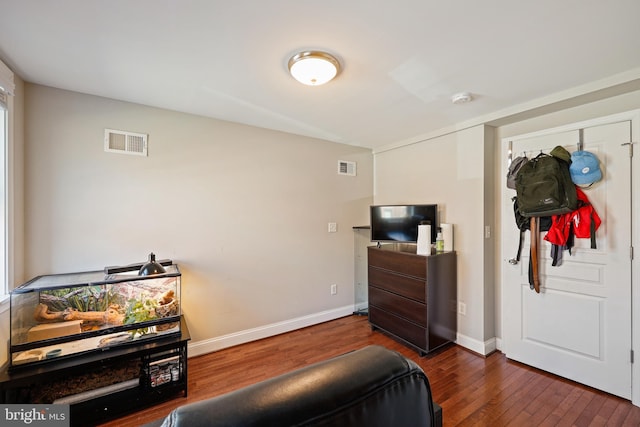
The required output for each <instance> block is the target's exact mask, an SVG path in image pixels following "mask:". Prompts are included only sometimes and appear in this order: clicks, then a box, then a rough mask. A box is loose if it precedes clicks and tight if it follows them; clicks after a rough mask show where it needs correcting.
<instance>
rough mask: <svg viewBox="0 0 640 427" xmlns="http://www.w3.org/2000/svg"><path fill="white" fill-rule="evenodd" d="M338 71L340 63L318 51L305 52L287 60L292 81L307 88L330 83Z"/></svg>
mask: <svg viewBox="0 0 640 427" xmlns="http://www.w3.org/2000/svg"><path fill="white" fill-rule="evenodd" d="M339 71H340V63H339V62H338V60H337V59H336V58H335V57H333V56H332V55H330V54H328V53H326V52H320V51H315V50H312V51H305V52H300V53H298V54H295V55H294V56H292V57H291V59H290V60H289V72H290V73H291V75H292V76H293V78H294V79H296V80H297V81H299V82H300V83H303V84H305V85H309V86H320V85H323V84H325V83H327V82H329V81H331V80H332V79H333V78H334V77H335V76H336V75H337V74H338V72H339Z"/></svg>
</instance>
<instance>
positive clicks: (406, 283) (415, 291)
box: [368, 266, 426, 303]
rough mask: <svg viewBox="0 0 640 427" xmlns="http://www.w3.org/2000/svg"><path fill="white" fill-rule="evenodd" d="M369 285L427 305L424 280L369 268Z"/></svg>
mask: <svg viewBox="0 0 640 427" xmlns="http://www.w3.org/2000/svg"><path fill="white" fill-rule="evenodd" d="M368 273H369V284H370V285H373V286H376V287H378V288H382V289H385V290H387V291H390V292H393V293H396V294H398V295H401V296H403V297H407V298H411V299H413V300H416V301H420V302H421V303H426V291H425V283H424V280H419V279H415V278H413V277H408V276H402V275H400V274H396V273H393V272H391V271H389V270H381V269H379V268H376V267H371V266H369V272H368Z"/></svg>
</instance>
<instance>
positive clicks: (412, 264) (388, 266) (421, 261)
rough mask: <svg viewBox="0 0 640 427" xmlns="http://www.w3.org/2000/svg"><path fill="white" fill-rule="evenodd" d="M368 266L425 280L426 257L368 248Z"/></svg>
mask: <svg viewBox="0 0 640 427" xmlns="http://www.w3.org/2000/svg"><path fill="white" fill-rule="evenodd" d="M367 254H368V256H369V265H370V266H373V267H378V268H383V269H385V270H390V271H401V272H402V274H404V275H407V276H413V277H417V278H420V279H426V278H427V257H425V256H422V255H415V254H409V253H406V252H394V251H391V250H384V249H378V248H374V247H369V248H368V253H367Z"/></svg>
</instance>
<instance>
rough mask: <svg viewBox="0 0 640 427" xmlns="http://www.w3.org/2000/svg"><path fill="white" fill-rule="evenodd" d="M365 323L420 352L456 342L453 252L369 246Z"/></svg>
mask: <svg viewBox="0 0 640 427" xmlns="http://www.w3.org/2000/svg"><path fill="white" fill-rule="evenodd" d="M367 251H368V252H367V255H368V276H369V322H370V323H371V326H372V327H373V328H374V329H381V330H382V331H384V332H387V333H389V334H391V335H393V336H395V337H396V338H399V339H400V340H401V341H403V342H405V343H406V344H408V345H409V346H411V347H413V348H415V349H416V350H417V351H418V352H419V353H420V354H421V355H424V354H426V353H429V352H431V351H433V350H435V349H437V348H439V347H441V346H443V345H445V344H447V343H450V342H452V341H455V339H456V331H457V310H456V309H457V273H456V253H455V252H444V253H438V254H433V255H427V256H425V255H416V247H415V245H408V244H388V245H381V246H379V247H373V246H371V247H369V248H368V249H367Z"/></svg>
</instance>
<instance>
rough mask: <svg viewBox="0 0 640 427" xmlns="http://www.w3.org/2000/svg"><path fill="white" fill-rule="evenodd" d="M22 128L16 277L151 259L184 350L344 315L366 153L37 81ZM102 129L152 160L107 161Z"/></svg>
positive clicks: (361, 220) (365, 191)
mask: <svg viewBox="0 0 640 427" xmlns="http://www.w3.org/2000/svg"><path fill="white" fill-rule="evenodd" d="M25 122H26V131H25V136H26V144H25V177H26V178H25V210H26V215H25V248H26V249H25V259H26V265H25V271H26V274H25V275H26V277H28V278H30V277H33V276H36V275H40V274H48V273H61V272H70V271H85V270H94V269H98V270H99V269H102V268H103V267H104V266H106V265H122V264H128V263H132V262H137V261H144V260H146V257H147V254H148V253H149V252H151V251H154V252H155V253H156V254H157V256H158V257H159V258H171V259H173V260H174V261H175V262H177V263H178V264H179V265H180V267H181V270H182V273H183V288H182V303H183V305H182V307H183V311H184V313H185V317H186V319H187V322H188V324H189V327H190V330H191V334H192V339H193V341H194V342H209V341H211V340H214V341H215V340H216V339H217V338H220V337H222V336H231V335H233V336H235V337H236V338H235V339H236V341H237V340H238V338H237V335H238V334H242V333H243V331H249V330H250V331H253V332H255V330H256V328H257V329H260V328H266V327H268V325H278V327H279V328H280V329H283V328H284V329H286V328H287V326H286V323H287V322H289V321H291V320H292V319H300V318H302V319H304V320H303V322H308V323H313V322H314V321H317V320H318V319H321V320H322V319H324V318H326V317H332V316H333V317H337V316H339V315H340V314H348V313H349V312H350V310H352V309H353V302H354V291H353V278H354V266H353V240H354V239H353V232H352V229H351V227H352V226H354V225H361V224H366V223H368V206H369V204H370V203H371V201H372V188H373V184H372V175H373V172H372V155H371V152H370V151H369V150H366V149H362V148H358V147H352V146H348V145H343V144H334V143H328V142H326V141H319V140H314V139H311V138H306V137H300V136H295V135H291V134H285V133H281V132H275V131H269V130H264V129H259V128H254V127H249V126H244V125H239V124H233V123H228V122H222V121H218V120H213V119H208V118H203V117H198V116H193V115H187V114H182V113H177V112H172V111H167V110H162V109H156V108H151V107H146V106H141V105H136V104H131V103H125V102H119V101H114V100H110V99H105V98H100V97H95V96H90V95H85V94H79V93H73V92H68V91H64V90H58V89H53V88H49V87H43V86H39V85H33V84H27V85H26V99H25ZM105 128H112V129H119V130H127V131H132V132H140V133H148V134H149V156H148V157H136V156H126V155H122V154H113V153H105V152H104V150H103V137H104V129H105ZM338 160H349V161H356V162H357V164H358V175H357V176H356V177H349V176H340V175H338V174H337V165H338ZM328 222H337V223H338V232H337V233H328V232H327V223H328ZM334 283H335V284H337V285H338V294H337V295H335V296H331V295H330V292H329V289H330V285H331V284H334ZM317 313H321V314H322V315H321V316H319V317H317V318H314V317H313V316H314V315H315V314H317ZM323 316H324V317H323ZM283 322H284V323H285V326H282V324H283ZM299 325H300V322H298V323H295V324H293V323H292V325H291V327H292V328H293V327H297V326H299ZM278 331H280V330H278ZM269 332H273V330H271V331H265V332H264V333H265V334H268V333H269ZM247 337H253V338H255V337H256V334H255V333H254V334H253V335H247ZM240 340H242V338H240ZM223 344H224V343H216V344H215V345H217V346H221V345H223ZM206 349H213V347H211V346H209V347H207V348H206ZM206 349H205V350H206Z"/></svg>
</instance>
